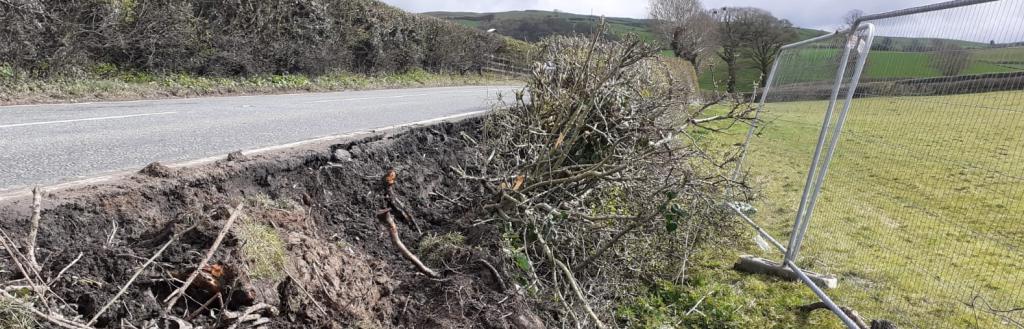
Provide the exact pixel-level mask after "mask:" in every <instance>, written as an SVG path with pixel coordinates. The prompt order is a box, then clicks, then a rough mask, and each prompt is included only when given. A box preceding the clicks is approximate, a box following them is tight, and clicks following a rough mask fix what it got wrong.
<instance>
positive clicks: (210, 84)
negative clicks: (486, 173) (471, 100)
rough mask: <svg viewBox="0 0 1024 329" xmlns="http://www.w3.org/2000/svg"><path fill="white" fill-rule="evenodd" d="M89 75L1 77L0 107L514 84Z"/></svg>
mask: <svg viewBox="0 0 1024 329" xmlns="http://www.w3.org/2000/svg"><path fill="white" fill-rule="evenodd" d="M93 76H95V77H90V78H80V79H54V80H22V81H18V82H14V81H12V80H10V79H6V80H4V79H0V105H15V104H32V103H54V102H83V101H100V100H130V99H148V98H173V97H198V96H220V95H248V94H274V93H290V92H325V91H340V90H366V89H388V88H415V87H446V86H464V85H490V84H509V83H518V82H516V81H513V80H512V79H510V78H507V77H502V76H495V75H486V74H485V75H476V74H467V75H454V74H434V73H429V72H425V71H421V70H415V71H410V72H407V73H402V74H387V75H377V76H367V75H361V74H354V73H336V74H327V75H321V76H316V77H311V76H307V75H265V76H252V77H237V78H224V77H205V76H195V75H187V74H174V75H152V74H146V73H107V74H93Z"/></svg>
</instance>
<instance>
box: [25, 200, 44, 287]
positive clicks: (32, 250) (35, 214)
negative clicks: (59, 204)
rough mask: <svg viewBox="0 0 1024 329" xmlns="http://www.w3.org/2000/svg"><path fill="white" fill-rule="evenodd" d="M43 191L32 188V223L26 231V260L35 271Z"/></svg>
mask: <svg viewBox="0 0 1024 329" xmlns="http://www.w3.org/2000/svg"><path fill="white" fill-rule="evenodd" d="M42 203H43V193H42V191H40V190H39V187H36V188H34V189H32V223H31V226H30V229H29V231H28V242H27V243H28V245H27V246H26V247H27V248H28V252H27V255H28V261H29V265H30V266H32V268H33V269H35V270H36V271H38V270H40V269H41V268H40V267H39V262H38V261H36V236H38V235H39V219H40V217H42V216H41V214H42Z"/></svg>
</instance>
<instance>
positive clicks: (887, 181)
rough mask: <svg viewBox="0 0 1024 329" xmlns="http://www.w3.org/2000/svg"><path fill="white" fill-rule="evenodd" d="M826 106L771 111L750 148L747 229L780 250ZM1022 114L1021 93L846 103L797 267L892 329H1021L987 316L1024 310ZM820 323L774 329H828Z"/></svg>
mask: <svg viewBox="0 0 1024 329" xmlns="http://www.w3.org/2000/svg"><path fill="white" fill-rule="evenodd" d="M824 107H825V104H824V102H817V101H815V102H793V103H777V104H770V105H769V106H768V110H769V112H767V113H766V116H765V119H766V121H768V122H771V123H770V124H768V125H767V128H766V129H765V130H764V131H763V132H762V133H761V134H760V135H759V136H760V137H758V138H756V139H755V140H754V141H753V143H752V145H751V153H750V155H749V157H748V159H749V162H748V165H749V167H748V168H749V169H750V170H751V176H750V179H751V182H752V183H753V185H754V186H756V187H758V188H759V189H760V195H759V198H758V201H757V202H756V206H757V207H758V209H759V212H758V213H757V215H756V216H755V219H756V220H757V221H758V222H759V223H761V224H763V225H764V226H765V227H766V228H767V229H769V230H770V231H771V232H773V234H774V235H775V236H776V237H778V238H780V239H786V238H788V236H789V231H790V229H791V225H792V222H793V218H794V214H795V213H796V210H797V205H798V204H799V198H800V193H801V190H802V188H803V183H804V181H805V178H806V171H807V167H808V165H809V162H810V158H811V152H812V150H813V145H814V141H815V140H816V138H817V134H818V130H819V127H820V122H821V120H822V115H821V111H822V109H823V108H824ZM1022 109H1024V93H1022V92H1020V91H1013V92H999V93H988V94H974V95H956V96H932V97H901V98H868V99H859V100H856V101H855V102H854V107H853V113H852V114H851V116H850V118H849V120H848V122H847V127H846V130H845V132H844V135H843V139H842V141H841V144H840V147H839V151H838V152H837V154H836V157H835V160H834V162H833V164H832V167H831V169H830V172H829V176H828V180H827V183H826V185H825V188H824V190H823V194H822V198H821V199H820V201H819V204H818V206H817V208H816V211H815V217H814V220H813V221H812V223H811V229H810V231H809V232H808V238H807V240H806V241H805V244H804V249H803V250H802V257H801V260H800V262H799V263H800V264H801V265H802V266H804V267H806V268H808V269H810V270H815V271H819V272H825V273H829V274H834V275H837V276H838V277H839V278H840V287H839V288H838V289H836V290H835V291H833V292H832V295H833V296H834V297H835V298H836V300H837V302H839V303H841V304H843V305H847V306H851V307H853V308H855V309H857V310H858V311H860V312H861V314H864V315H866V316H867V317H868V318H874V319H878V318H885V319H890V320H894V321H897V323H898V324H900V325H901V326H900V328H944V327H950V328H963V327H972V328H1011V327H1017V326H1015V325H1014V324H1015V322H1014V321H1018V322H1016V324H1018V325H1019V323H1020V322H1019V321H1024V314H1022V313H1024V312H1020V311H1018V312H1007V313H1002V315H1004V316H1005V317H997V316H991V315H988V313H987V312H984V310H987V309H988V308H989V307H991V308H994V309H1004V310H1010V309H1015V308H1020V307H1024V296H1022V295H1021V294H1022V293H1024V292H1022V290H1021V289H1022V288H1021V287H1022V284H1024V265H1022V263H1024V254H1022V252H1021V250H1024V249H1022V248H1024V225H1022V224H1021V222H1020V220H1021V218H1022V215H1024V205H1022V204H1021V202H1020V200H1021V197H1022V196H1024V185H1021V183H1022V181H1024V166H1021V165H1020V164H1021V163H1022V162H1024V149H1022V148H1024V146H1022V145H1024V134H1022V132H1024V111H1022ZM741 136H742V132H741V131H734V132H733V133H732V134H730V135H728V136H726V137H725V138H721V139H719V140H718V142H720V143H722V144H733V143H735V142H736V141H737V140H739V139H740V138H742V137H741ZM744 251H746V252H756V253H761V254H762V255H765V256H771V258H778V255H777V254H776V253H774V252H761V251H759V249H757V248H749V249H747V250H744ZM733 256H734V255H733ZM726 257H728V256H726ZM727 259H728V258H726V260H727ZM722 262H724V260H723V261H722ZM711 264H715V262H714V261H712V262H711ZM705 268H708V269H711V270H714V269H720V266H709V267H705ZM726 277H727V278H728V276H726ZM762 279H764V278H762ZM746 280H749V279H736V282H745V281H746ZM769 282H770V281H769ZM766 284H768V285H769V286H774V285H782V286H786V287H789V286H791V285H792V284H790V283H781V282H770V283H766ZM747 290H749V291H744V290H741V291H740V292H738V293H739V294H746V295H748V296H749V297H750V298H752V299H764V300H775V301H778V300H788V299H787V298H791V299H806V298H807V296H806V291H805V290H806V289H804V290H803V291H802V290H800V289H796V290H794V291H787V290H784V289H783V290H777V289H773V288H759V289H755V290H750V289H747ZM776 303H778V302H776ZM788 304H793V303H784V302H783V303H778V305H779V306H778V307H785V306H784V305H788ZM969 304H974V305H976V306H977V308H971V307H968V306H967V305H969ZM751 311H755V312H758V313H760V314H769V315H770V314H776V313H784V312H782V311H777V310H776V311H764V310H758V309H751ZM778 319H779V321H785V320H787V318H785V317H778ZM822 321H824V322H821V323H813V324H806V323H805V324H795V325H794V324H793V322H789V324H786V323H775V324H773V325H772V326H773V327H790V326H797V327H829V326H837V325H838V324H837V323H834V321H831V322H830V321H827V320H822Z"/></svg>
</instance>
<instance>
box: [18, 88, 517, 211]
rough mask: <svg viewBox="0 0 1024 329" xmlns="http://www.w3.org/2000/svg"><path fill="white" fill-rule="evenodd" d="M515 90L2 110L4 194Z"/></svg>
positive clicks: (467, 105)
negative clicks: (8, 191)
mask: <svg viewBox="0 0 1024 329" xmlns="http://www.w3.org/2000/svg"><path fill="white" fill-rule="evenodd" d="M512 89H514V87H493V86H492V87H480V86H474V87H451V88H423V89H398V90H375V91H347V92H335V93H313V94H291V95H264V96H235V97H210V98H189V99H167V100H146V101H128V102H109V103H81V104H54V105H27V106H5V107H0V191H4V190H14V189H19V188H24V187H28V186H33V185H43V186H45V185H52V184H58V183H63V182H69V181H76V180H82V179H86V178H89V177H95V176H100V175H104V174H109V173H114V172H121V171H125V170H138V169H141V168H142V167H143V166H145V165H146V164H149V163H151V162H154V161H160V162H163V163H175V162H183V161H189V160H195V159H202V158H206V157H211V156H216V155H223V154H227V153H229V152H232V151H235V150H252V149H258V148H263V147H270V146H274V145H281V144H288V143H294V142H300V141H303V140H309V139H315V138H319V137H325V136H333V135H338V134H344V133H351V132H357V131H366V130H372V129H375V128H382V127H388V126H393V125H401V124H407V123H414V122H420V121H425V120H430V119H436V118H442V117H447V116H453V115H458V114H464V113H471V112H477V111H482V110H487V109H490V108H491V106H493V104H494V103H495V102H496V100H497V98H498V97H497V95H498V94H503V95H505V96H506V99H510V98H511V90H512Z"/></svg>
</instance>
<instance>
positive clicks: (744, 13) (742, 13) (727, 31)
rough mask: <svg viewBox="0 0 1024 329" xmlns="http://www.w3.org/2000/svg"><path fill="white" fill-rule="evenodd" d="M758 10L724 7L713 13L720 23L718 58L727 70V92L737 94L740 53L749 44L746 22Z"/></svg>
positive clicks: (718, 25)
mask: <svg viewBox="0 0 1024 329" xmlns="http://www.w3.org/2000/svg"><path fill="white" fill-rule="evenodd" d="M755 10H758V9H755V8H744V7H723V8H720V9H715V10H712V11H711V14H712V15H713V17H714V19H715V21H716V22H717V23H718V24H717V27H718V41H719V44H720V45H721V47H720V48H719V49H718V53H717V55H718V58H720V59H722V62H724V63H725V68H726V79H727V80H726V85H725V86H726V91H728V92H730V93H735V92H736V82H737V81H736V75H737V72H738V71H739V63H738V60H739V57H740V53H741V51H742V49H743V47H744V44H745V43H746V42H747V36H746V34H747V33H748V31H747V29H746V26H745V23H744V21H745V20H746V19H747V17H748V16H750V15H751V12H752V11H755Z"/></svg>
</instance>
